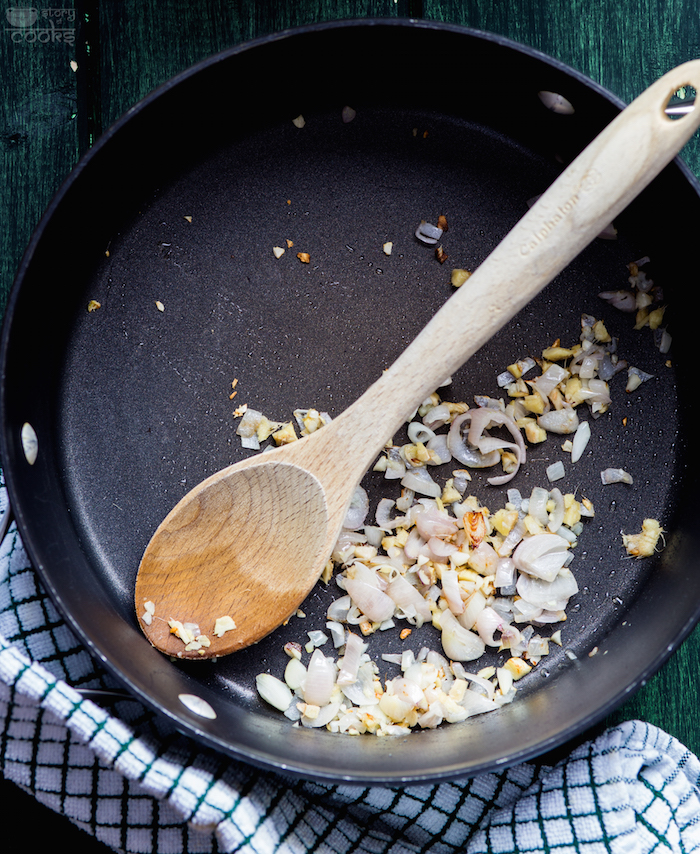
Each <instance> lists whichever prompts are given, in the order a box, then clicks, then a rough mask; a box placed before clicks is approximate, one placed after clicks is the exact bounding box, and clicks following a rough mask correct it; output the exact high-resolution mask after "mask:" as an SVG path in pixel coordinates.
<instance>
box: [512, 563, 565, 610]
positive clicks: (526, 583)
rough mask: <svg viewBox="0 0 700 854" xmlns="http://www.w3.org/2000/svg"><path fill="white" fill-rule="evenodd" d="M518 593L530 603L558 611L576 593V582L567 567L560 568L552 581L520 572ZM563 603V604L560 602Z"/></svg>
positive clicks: (544, 608)
mask: <svg viewBox="0 0 700 854" xmlns="http://www.w3.org/2000/svg"><path fill="white" fill-rule="evenodd" d="M517 587H518V594H519V595H520V596H521V597H522V598H523V599H524V600H525V601H526V602H529V603H530V605H533V606H535V607H537V608H542V609H543V610H548V611H560V610H563V609H564V607H566V603H567V602H568V600H569V599H570V598H571V597H572V596H573V595H574V594H575V593H578V584H576V579H575V578H574V576H573V575H572V573H571V570H569V569H566V568H564V569H562V570H561V571H560V572H559V574H558V575H557V576H556V577H555V578H554V580H553V581H544V580H543V579H541V578H533V577H532V576H529V575H525V574H522V575H521V576H520V578H519V579H518V582H517ZM562 603H563V604H562Z"/></svg>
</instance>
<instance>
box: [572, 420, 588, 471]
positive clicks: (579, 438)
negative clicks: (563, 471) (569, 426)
mask: <svg viewBox="0 0 700 854" xmlns="http://www.w3.org/2000/svg"><path fill="white" fill-rule="evenodd" d="M590 438H591V425H590V424H589V423H588V421H582V422H581V423H580V424H579V425H578V427H577V428H576V432H575V433H574V438H573V439H572V445H573V447H572V449H571V462H572V463H577V462H578V461H579V460H580V459H581V456H582V455H583V452H584V451H585V450H586V445H587V444H588V442H589V440H590Z"/></svg>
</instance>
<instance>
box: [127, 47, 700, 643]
mask: <svg viewBox="0 0 700 854" xmlns="http://www.w3.org/2000/svg"><path fill="white" fill-rule="evenodd" d="M684 85H691V86H693V87H694V88H695V89H696V90H697V89H700V60H696V61H693V62H688V63H685V64H683V65H681V66H679V67H678V68H676V69H674V70H673V71H670V72H668V73H667V74H666V75H664V76H663V77H662V78H660V79H659V80H658V81H657V82H656V83H654V84H653V85H652V86H650V87H649V89H647V90H646V92H644V93H643V94H642V95H640V96H639V97H638V98H637V99H636V100H635V101H633V102H632V104H630V106H629V107H627V108H626V109H625V110H624V111H623V112H622V113H621V114H620V115H619V116H618V117H617V118H616V119H615V120H614V121H613V122H611V124H610V125H609V126H608V127H607V128H606V129H605V130H604V131H603V132H602V133H601V134H600V135H599V136H598V137H597V138H596V139H595V140H594V141H593V142H592V143H591V144H590V145H589V146H587V148H586V149H585V150H584V151H583V152H582V153H581V154H580V155H579V156H578V157H577V158H576V159H575V160H574V161H573V163H571V165H570V166H569V167H568V168H567V169H566V170H565V171H564V172H563V173H562V175H561V176H560V177H559V178H558V179H557V180H556V181H555V182H554V183H553V184H552V186H551V187H550V188H549V190H547V192H546V193H545V194H544V195H543V196H542V197H541V198H540V199H539V200H538V202H537V203H536V204H535V205H534V206H533V207H532V208H531V209H530V211H529V212H528V213H527V214H526V216H525V217H523V219H522V220H521V221H520V222H519V223H518V224H517V225H516V226H515V227H514V228H513V229H512V230H511V232H510V233H509V234H508V235H507V236H506V237H505V239H504V240H503V241H502V242H501V243H500V244H499V246H498V247H497V248H496V249H495V250H494V251H493V252H492V253H491V254H490V255H489V256H488V258H486V259H485V261H484V262H483V263H482V264H481V265H480V267H479V268H478V269H477V270H476V271H475V272H474V274H473V275H472V276H471V277H470V278H469V279H468V280H467V282H466V283H465V284H464V285H462V287H461V288H459V290H458V291H457V292H456V294H455V295H454V296H453V297H452V298H451V299H450V300H449V301H448V302H447V303H446V304H445V305H444V306H443V307H442V308H441V309H440V311H439V312H438V313H437V314H436V315H435V317H434V318H433V319H432V320H431V321H430V322H429V323H428V325H427V326H426V327H425V328H424V329H423V331H422V332H421V333H420V334H419V335H418V336H417V338H416V339H415V340H414V341H413V342H412V343H411V344H410V346H409V347H408V348H407V349H406V350H405V351H404V353H403V354H402V355H401V356H400V357H399V358H398V359H397V360H396V362H394V364H393V365H392V366H391V367H390V368H389V369H388V370H387V371H385V372H384V373H382V375H381V376H380V377H379V378H378V379H377V380H376V381H375V382H374V384H373V385H372V386H370V388H369V389H368V390H367V391H366V392H365V393H364V394H363V395H362V396H361V397H360V398H359V399H358V400H357V401H356V402H355V403H354V404H352V406H350V407H349V408H348V409H347V410H345V412H343V413H342V414H341V415H340V416H339V417H338V418H336V419H334V420H333V421H332V422H331V423H330V424H328V425H326V426H324V427H323V428H322V429H320V430H319V431H317V432H316V433H314V434H312V435H311V436H308V437H305V438H303V439H301V440H298V441H296V442H292V443H290V444H288V445H284V446H282V447H279V448H276V449H275V450H273V451H270V452H266V453H264V454H261V455H259V456H256V457H251V458H249V459H247V460H245V461H243V462H241V463H238V464H236V465H234V466H231V467H229V468H226V469H224V470H222V471H221V472H219V473H217V474H215V475H213V476H211V477H210V478H208V479H207V480H205V481H203V482H202V483H201V484H199V485H198V486H197V487H196V488H195V489H193V490H192V491H191V492H190V493H188V494H187V495H186V496H185V497H184V498H183V499H182V500H181V501H180V502H179V503H178V504H177V505H176V507H175V508H174V509H173V510H172V511H171V512H170V513H169V514H168V516H167V517H166V519H165V520H164V521H163V522H162V523H161V525H160V526H159V528H158V529H157V531H156V532H155V534H154V536H153V538H152V540H151V542H150V543H149V545H148V547H147V548H146V551H145V553H144V555H143V558H142V560H141V564H140V567H139V572H138V576H137V581H136V589H135V605H136V611H137V615H138V617H139V623H140V625H141V628H142V629H143V631H144V633H145V634H146V636H147V637H148V639H149V640H150V642H151V643H152V644H153V645H154V646H155V647H156V648H157V649H159V650H161V651H163V652H165V653H168V654H169V655H175V656H178V657H186V658H195V659H203V658H204V659H206V658H212V657H218V656H221V655H225V654H227V653H230V652H233V651H235V650H237V649H241V648H243V647H245V646H248V645H250V644H252V643H255V642H256V641H259V640H260V639H261V638H262V637H264V636H265V635H266V634H268V633H269V632H270V631H272V630H273V629H275V628H276V627H277V626H279V625H280V624H282V623H283V622H284V621H285V620H286V619H288V617H289V616H290V615H291V614H293V613H294V611H295V610H296V609H297V608H298V606H299V605H300V604H301V602H303V600H304V598H305V597H306V596H307V595H308V593H309V591H310V590H311V589H312V588H313V586H314V584H315V583H316V581H317V580H318V577H319V576H320V574H321V572H322V571H323V569H324V567H325V566H326V563H327V561H328V559H329V556H330V554H331V551H332V549H333V546H334V544H335V542H336V540H337V537H338V534H339V532H340V530H341V527H342V524H343V521H344V518H345V515H346V512H347V508H348V505H349V503H350V501H351V498H352V496H353V493H354V491H355V488H356V486H357V484H358V483H359V481H360V479H361V478H362V476H363V474H364V473H365V471H366V470H367V468H368V467H369V466H370V465H371V463H372V461H373V460H374V458H375V457H376V455H377V453H378V452H379V451H380V450H381V449H382V447H383V446H384V445H385V444H386V442H387V441H388V440H390V439H391V437H392V436H393V435H394V433H395V432H396V430H397V429H398V428H399V427H400V426H401V425H402V424H403V423H404V422H405V421H406V420H407V419H409V418H410V417H411V415H412V413H413V412H414V411H415V410H416V408H417V407H418V405H419V404H420V403H421V402H422V401H423V400H425V398H426V397H427V396H428V395H429V394H430V393H431V392H432V391H434V389H435V388H437V387H438V386H439V385H440V384H441V383H442V382H443V381H444V380H445V379H446V378H447V377H449V376H450V375H451V374H452V373H453V372H454V371H455V370H456V369H457V368H458V367H460V366H461V365H462V364H463V363H464V362H465V361H466V360H467V359H468V358H469V357H470V356H471V355H473V354H474V353H475V352H476V351H477V350H478V349H479V348H480V347H481V346H482V345H483V344H484V343H486V341H488V340H489V339H490V338H491V337H492V336H493V335H494V334H495V333H496V332H497V331H498V330H499V329H500V328H502V327H503V326H504V325H505V324H506V323H507V322H508V321H509V320H510V319H511V318H513V317H514V316H515V315H516V314H517V313H518V311H519V310H520V309H521V308H523V307H524V306H525V305H526V304H527V303H528V302H529V301H530V300H531V299H532V298H533V297H534V296H535V295H536V294H537V293H538V292H539V291H540V290H542V288H544V287H545V286H546V285H547V284H548V283H549V282H551V281H552V279H554V278H555V276H556V275H557V274H558V273H559V272H560V271H561V270H562V269H563V268H564V267H565V266H566V265H567V264H568V263H569V262H570V261H571V260H572V259H573V258H575V257H576V256H577V255H578V253H579V252H580V251H581V250H582V249H583V248H584V247H585V246H587V245H588V243H590V242H591V241H592V240H593V239H594V237H595V236H596V235H597V234H599V233H600V232H601V231H602V230H603V229H604V228H605V227H606V226H607V225H608V223H609V222H610V221H611V220H612V219H613V218H614V217H616V216H617V214H618V213H620V211H622V210H623V209H624V208H625V207H626V206H627V205H628V204H629V202H630V201H631V200H632V199H633V198H635V196H636V195H638V194H639V193H640V192H641V190H642V189H643V188H644V187H645V186H646V185H647V184H648V183H649V182H650V181H651V180H652V179H653V178H654V177H655V176H656V175H657V174H658V173H659V172H660V171H661V169H663V167H664V166H665V165H666V164H668V163H669V162H670V161H671V160H672V159H673V157H674V156H675V155H676V154H677V153H678V151H679V150H680V149H681V147H682V146H683V145H684V144H685V142H687V140H688V139H689V138H690V137H691V136H692V134H693V133H694V131H695V130H696V129H697V127H698V125H700V110H698V109H695V110H693V111H692V112H691V113H689V114H687V115H685V116H683V117H682V118H680V119H672V118H670V117H669V116H667V115H666V113H665V108H666V105H667V104H668V102H669V100H670V98H671V96H672V95H673V93H674V92H676V91H677V90H678V89H679V88H680V87H681V86H684ZM524 456H525V454H524V453H522V454H521V458H520V463H523V462H524V461H525V459H524ZM147 602H150V603H153V604H152V606H149V608H148V610H146V608H145V603H147ZM151 610H152V611H153V614H152V615H150V611H151ZM144 615H146V618H145V619H144ZM224 616H228V617H230V618H231V619H232V621H233V623H235V628H230V629H229V630H228V631H225V632H224V633H223V634H222V635H221V637H218V636H217V633H216V632H215V623H216V620H217V619H218V618H220V617H224ZM173 621H179V623H181V624H193V625H196V626H197V627H198V629H197V630H195V631H194V634H195V635H197V634H200V633H201V635H204V636H205V641H201V640H194V642H193V643H190V642H189V638H188V637H187V636H185V637H184V641H185V642H184V643H183V635H182V633H180V634H179V635H178V634H177V633H174V632H173V631H172V629H173V627H175V628H177V624H172V623H173Z"/></svg>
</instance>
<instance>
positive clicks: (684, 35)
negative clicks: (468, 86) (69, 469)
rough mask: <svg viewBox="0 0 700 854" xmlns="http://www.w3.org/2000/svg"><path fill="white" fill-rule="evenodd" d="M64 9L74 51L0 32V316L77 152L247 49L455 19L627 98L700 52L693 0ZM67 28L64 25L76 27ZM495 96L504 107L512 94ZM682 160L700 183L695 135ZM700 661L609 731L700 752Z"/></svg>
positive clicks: (216, 1) (678, 670)
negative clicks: (399, 23) (218, 58)
mask: <svg viewBox="0 0 700 854" xmlns="http://www.w3.org/2000/svg"><path fill="white" fill-rule="evenodd" d="M54 8H56V7H54ZM61 8H63V9H65V10H66V12H75V21H74V22H72V23H71V24H70V26H71V27H74V33H73V34H72V35H73V38H74V40H73V43H66V36H68V39H70V36H71V34H70V33H65V32H64V33H62V38H61V40H58V39H57V38H56V32H55V30H54V31H51V30H50V29H49V28H48V26H46V27H45V28H44V31H43V32H45V33H46V35H41V36H38V35H36V33H35V36H34V38H32V37H31V36H30V35H29V34H28V32H29V31H21V30H19V29H18V28H17V27H13V26H12V25H11V22H10V20H9V19H7V16H4V19H3V29H2V31H1V32H0V75H2V114H1V115H0V169H1V170H2V183H1V184H0V311H1V310H2V308H3V307H4V305H5V301H6V299H7V294H8V292H9V289H10V287H11V283H12V279H13V276H14V272H15V270H16V267H17V264H18V262H19V260H20V257H21V254H22V252H23V250H24V248H25V246H26V245H27V243H28V241H29V239H30V236H31V233H32V230H33V228H34V226H35V224H36V223H37V221H38V220H39V218H40V216H41V215H42V212H43V211H44V209H45V207H46V205H47V204H48V203H49V201H50V199H51V197H52V196H53V194H54V193H55V192H56V190H57V189H58V187H59V186H60V184H61V182H62V180H63V179H64V177H65V176H66V175H67V174H68V172H69V171H70V169H71V168H72V167H73V166H74V164H75V163H76V162H77V160H78V158H79V156H80V154H81V153H82V152H84V151H85V150H86V149H87V148H88V147H89V146H90V144H91V143H92V142H93V141H94V139H95V138H96V137H97V136H98V135H99V133H100V132H101V131H102V130H103V129H104V128H106V127H107V126H109V124H111V123H112V122H113V121H114V120H115V119H116V118H117V117H119V116H120V115H121V114H122V113H123V112H124V111H125V110H127V109H128V108H129V106H131V105H132V104H133V103H135V102H136V101H137V100H139V99H140V98H141V97H143V96H144V95H146V94H147V93H148V92H149V91H151V90H152V89H153V88H154V87H156V86H157V85H159V84H160V83H162V82H163V81H165V80H167V79H168V78H169V77H171V76H172V75H173V74H176V73H177V72H179V71H181V70H183V69H185V68H187V67H188V66H190V65H191V64H193V63H194V62H196V61H198V60H199V59H202V58H204V57H206V56H208V55H210V54H212V53H214V52H217V51H219V50H221V49H224V48H226V47H229V46H231V45H234V44H237V43H239V42H241V41H244V40H247V39H250V38H253V37H256V36H260V35H265V34H268V33H271V32H275V31H279V30H281V29H284V28H287V27H292V26H296V25H300V24H305V23H309V22H314V21H324V20H331V19H341V18H350V17H367V16H372V17H377V16H386V17H397V16H398V17H423V18H426V19H430V20H438V21H449V22H452V23H456V24H461V25H466V26H469V27H474V28H477V29H484V30H489V31H492V32H496V33H499V34H502V35H505V36H508V37H510V38H512V39H514V40H516V41H518V42H521V43H523V44H526V45H530V46H532V47H535V48H537V49H539V50H541V51H544V52H545V53H548V54H550V55H552V56H555V57H557V58H558V59H560V60H562V61H563V62H565V63H567V64H569V65H571V66H573V67H574V68H577V69H579V70H581V71H583V72H584V73H585V74H587V75H589V76H590V77H591V78H593V79H594V80H596V81H597V82H599V83H602V84H603V85H604V86H605V87H607V88H608V89H610V90H611V91H613V92H614V93H615V94H617V95H618V96H620V97H621V98H622V99H624V100H625V101H629V100H631V99H632V98H633V97H634V96H635V95H637V94H638V93H639V92H640V91H641V90H642V89H644V88H645V87H646V86H647V85H648V84H649V83H651V82H652V81H653V80H654V79H655V78H656V77H657V76H659V75H660V74H661V73H663V72H664V71H666V70H667V69H669V68H671V67H672V66H674V65H676V64H678V63H680V62H682V61H684V60H687V59H690V58H695V57H698V56H700V7H698V6H697V4H696V3H694V2H692V0H596V2H595V3H591V2H588V0H587V1H586V2H584V0H462V2H460V1H459V0H424V2H422V3H421V2H419V0H397V2H395V0H357V2H352V0H342V2H332V0H306V1H305V0H299V2H294V3H292V2H276V0H264V2H254V0H240V2H234V0H200V2H186V0H158V2H155V0H150V2H144V0H140V2H134V0H128V2H121V3H117V2H108V0H90V2H78V3H77V6H76V7H74V6H73V5H72V4H71V3H70V2H68V0H66V3H65V4H64V6H62V7H61ZM3 14H4V13H3ZM65 20H66V19H64V23H63V24H61V25H60V26H61V27H63V28H68V29H70V27H68V24H67V23H65ZM36 26H43V25H41V19H40V21H39V23H38V24H37V25H36ZM58 26H59V24H58V23H55V27H58ZM35 30H36V27H35ZM37 32H38V31H37ZM407 85H410V81H407ZM494 95H495V96H496V97H499V98H502V99H503V103H504V109H505V108H507V97H508V93H507V92H499V93H494ZM227 98H231V103H233V93H222V109H226V108H227V103H226V102H227ZM683 156H684V157H685V158H686V160H687V162H688V164H689V166H690V167H691V169H693V171H694V172H695V174H696V175H699V176H700V139H699V138H698V137H697V135H696V138H695V140H694V141H693V142H691V143H690V144H689V145H688V146H687V147H686V149H685V150H684V152H683ZM697 231H698V223H695V224H694V225H693V224H689V227H688V233H687V234H684V235H679V236H678V247H679V252H685V251H687V248H686V247H687V246H688V245H689V241H688V238H689V237H690V236H691V234H692V233H693V232H694V236H693V237H692V238H691V244H690V245H692V244H693V243H694V242H695V241H696V239H697V237H696V235H697ZM70 276H71V271H70V270H69V269H65V268H63V267H62V266H61V259H60V258H57V259H56V267H55V277H56V281H55V285H56V287H57V288H61V287H68V286H69V284H70ZM690 284H691V283H689V285H690ZM699 660H700V629H699V630H696V631H695V632H694V633H693V634H692V635H691V636H690V637H689V638H688V640H687V641H686V642H685V643H684V644H683V646H682V648H681V649H680V650H679V651H678V652H677V653H676V654H675V655H674V656H673V658H672V659H671V660H670V661H669V662H668V663H667V664H666V665H665V666H664V667H663V668H662V670H661V671H660V672H659V673H658V674H657V675H656V676H655V677H654V678H653V679H652V680H650V682H649V683H648V684H647V685H646V686H645V687H644V688H643V689H642V690H641V691H640V692H639V693H638V694H637V695H636V696H635V697H633V698H632V699H630V700H629V701H628V702H627V704H626V705H624V706H623V707H622V708H621V709H620V710H618V711H617V712H616V713H615V714H614V715H613V716H611V718H610V720H609V722H614V721H619V720H623V719H627V718H631V717H638V718H642V719H644V720H647V721H650V722H651V723H654V724H657V725H659V726H661V727H663V728H664V729H665V730H666V731H668V732H670V733H671V734H672V735H674V736H676V737H677V738H679V739H680V740H681V741H682V742H683V743H685V744H686V745H687V746H688V747H689V748H691V749H692V750H693V751H694V752H696V753H700V722H699V721H698V718H697V712H696V710H697V709H698V708H699V706H700V702H699V701H700V690H699V686H700V679H699V678H698V661H699Z"/></svg>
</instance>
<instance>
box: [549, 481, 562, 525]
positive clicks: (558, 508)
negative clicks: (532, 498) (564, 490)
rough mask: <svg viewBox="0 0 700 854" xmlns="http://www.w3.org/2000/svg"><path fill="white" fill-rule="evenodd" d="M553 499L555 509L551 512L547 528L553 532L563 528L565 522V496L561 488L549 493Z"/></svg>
mask: <svg viewBox="0 0 700 854" xmlns="http://www.w3.org/2000/svg"><path fill="white" fill-rule="evenodd" d="M549 495H550V497H551V499H552V500H553V501H554V509H553V510H552V511H551V513H550V514H549V521H548V522H547V528H548V529H549V530H550V531H551V532H552V533H553V534H556V532H557V531H558V530H559V528H561V526H562V524H563V522H564V512H565V508H564V496H563V495H562V494H561V490H559V489H556V488H554V489H553V490H552V491H551V492H550V493H549Z"/></svg>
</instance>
